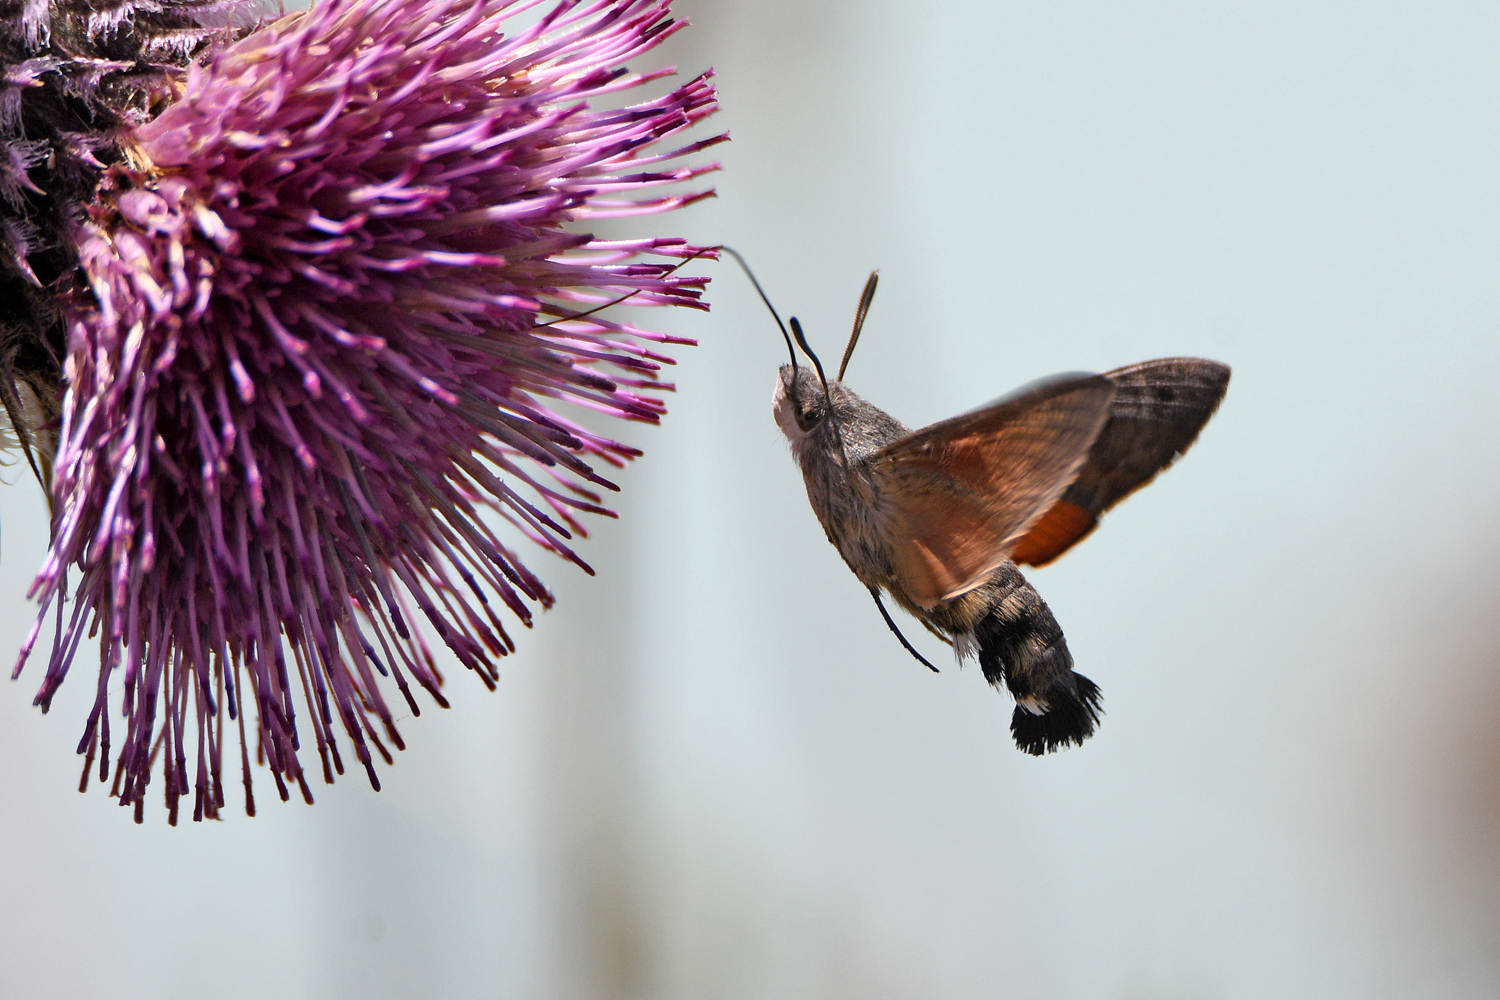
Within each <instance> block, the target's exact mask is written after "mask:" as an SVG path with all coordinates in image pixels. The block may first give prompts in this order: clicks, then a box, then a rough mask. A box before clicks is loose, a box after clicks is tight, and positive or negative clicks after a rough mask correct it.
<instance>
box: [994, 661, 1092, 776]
mask: <svg viewBox="0 0 1500 1000" xmlns="http://www.w3.org/2000/svg"><path fill="white" fill-rule="evenodd" d="M1068 680H1071V681H1072V684H1071V685H1070V684H1068V683H1067V682H1066V681H1059V682H1058V683H1056V684H1054V685H1053V686H1052V687H1051V688H1050V689H1049V690H1048V691H1047V693H1046V698H1047V710H1046V711H1045V712H1043V713H1042V714H1041V715H1033V714H1032V713H1031V712H1028V711H1027V710H1026V709H1024V708H1021V707H1020V706H1019V705H1018V706H1017V707H1016V711H1015V714H1013V715H1012V716H1011V717H1010V734H1011V735H1012V736H1014V737H1015V739H1016V746H1018V747H1020V748H1021V749H1022V750H1024V751H1026V752H1027V753H1029V754H1031V755H1033V756H1036V757H1040V756H1041V755H1042V754H1044V753H1051V752H1052V751H1054V750H1057V749H1059V748H1061V747H1065V746H1069V745H1071V746H1082V745H1083V741H1084V740H1086V739H1088V738H1089V737H1090V736H1092V735H1094V727H1095V726H1096V725H1098V724H1099V715H1100V714H1101V712H1102V709H1100V708H1099V685H1097V684H1095V683H1094V682H1093V681H1091V680H1089V679H1088V678H1087V677H1085V676H1083V675H1082V674H1075V673H1071V672H1070V673H1069V675H1068Z"/></svg>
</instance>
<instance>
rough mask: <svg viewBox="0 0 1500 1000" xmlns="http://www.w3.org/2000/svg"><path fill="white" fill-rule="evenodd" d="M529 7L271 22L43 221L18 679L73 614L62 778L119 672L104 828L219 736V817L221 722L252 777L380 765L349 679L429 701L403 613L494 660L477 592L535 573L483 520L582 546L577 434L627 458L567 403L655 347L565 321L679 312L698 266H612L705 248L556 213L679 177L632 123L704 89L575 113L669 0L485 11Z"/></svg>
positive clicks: (627, 386) (593, 487)
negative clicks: (52, 330) (37, 558)
mask: <svg viewBox="0 0 1500 1000" xmlns="http://www.w3.org/2000/svg"><path fill="white" fill-rule="evenodd" d="M533 6H535V0H530V2H516V0H331V2H326V3H320V4H318V5H316V6H314V7H313V9H311V10H310V11H307V12H305V13H298V14H293V15H290V16H287V17H284V18H282V19H280V20H278V21H276V22H274V23H272V24H270V25H268V26H266V27H264V28H262V29H261V30H259V31H256V32H255V33H253V34H251V35H249V36H247V37H245V38H243V39H242V40H240V41H238V42H237V43H235V44H234V45H232V46H229V47H227V48H225V49H224V50H222V51H220V52H219V53H217V54H216V55H215V56H213V58H212V59H210V60H209V61H208V62H206V63H205V64H203V65H195V66H193V67H191V68H190V70H189V71H188V73H187V75H186V78H185V80H184V82H183V85H182V87H181V93H180V94H179V95H178V96H177V97H176V98H175V100H174V101H173V102H172V103H171V105H170V106H168V107H167V108H166V109H165V110H164V111H162V112H161V113H160V114H159V115H158V116H157V117H155V118H154V119H153V120H151V121H150V122H148V123H145V124H143V125H141V126H139V127H138V128H136V129H135V130H134V131H133V133H132V134H131V136H130V141H131V144H132V148H131V149H130V150H129V153H130V155H129V157H128V163H126V164H121V165H119V166H116V167H114V168H112V169H111V170H110V171H109V172H108V173H107V174H106V175H105V177H104V180H103V186H102V188H101V191H100V194H99V196H98V198H97V199H96V201H95V203H94V205H93V207H92V208H91V209H90V211H89V217H88V219H86V220H80V221H79V222H78V223H77V225H76V227H75V231H74V233H73V238H74V243H75V245H76V246H77V247H78V253H79V258H80V261H81V263H82V267H83V270H84V272H85V274H86V275H87V278H88V282H89V287H90V291H91V294H90V295H89V296H88V298H87V299H86V300H83V299H80V301H79V303H78V304H77V306H76V307H75V308H74V309H73V310H72V312H71V313H70V314H69V317H68V321H69V329H68V355H67V368H66V382H67V386H68V389H67V396H66V398H65V401H64V404H63V407H62V409H63V414H62V430H61V436H60V438H61V439H60V445H59V448H58V453H57V458H56V473H55V477H56V478H55V482H54V488H53V497H54V503H55V508H56V515H55V518H54V525H53V540H52V547H51V550H50V552H49V553H48V556H47V560H46V562H45V564H44V565H43V567H42V569H41V571H40V573H39V575H38V577H37V580H36V583H35V584H34V587H33V590H34V593H36V594H37V595H38V596H39V599H40V600H41V601H42V602H43V615H46V613H47V610H46V609H47V607H48V606H49V605H50V606H54V607H55V609H56V615H57V618H56V626H55V634H56V636H57V640H56V642H55V644H54V647H53V650H52V653H51V656H50V658H49V660H48V663H47V672H46V676H45V678H44V680H43V682H42V686H41V690H40V691H39V693H38V695H37V701H38V703H39V704H41V705H42V706H43V707H44V708H45V707H46V706H47V704H48V702H49V700H50V699H51V697H52V695H53V692H54V691H55V690H56V688H57V686H58V684H59V683H61V681H62V680H63V677H64V675H65V674H66V673H67V670H68V667H69V664H70V663H71V661H72V659H73V657H74V655H75V653H76V650H77V648H78V645H79V643H80V642H81V640H82V639H83V638H84V636H86V635H88V634H91V633H92V631H93V630H94V629H96V628H97V629H98V630H99V632H100V635H101V650H102V664H101V673H100V678H99V684H98V690H97V696H96V699H95V703H94V707H93V711H92V713H91V715H90V717H89V722H88V726H87V729H86V732H85V735H84V738H83V740H82V742H81V743H80V752H81V753H86V754H87V755H88V760H89V762H90V763H87V764H85V771H84V780H85V781H87V778H88V774H89V773H90V771H91V764H92V761H93V760H94V759H95V757H96V755H97V757H98V760H99V775H100V779H101V780H105V779H106V778H107V775H108V771H109V767H108V765H109V762H110V754H111V749H110V732H109V714H110V712H109V691H110V685H109V683H108V680H109V677H110V675H111V673H112V672H114V671H115V670H116V669H117V668H118V669H119V671H120V672H121V674H122V675H123V681H124V704H123V711H124V714H125V718H126V727H125V728H126V732H125V734H124V736H123V740H122V741H121V742H122V743H123V745H122V746H120V747H119V749H118V755H117V757H116V758H115V760H114V769H113V773H114V777H113V788H112V791H113V793H114V794H117V795H118V796H119V797H120V799H121V801H122V803H129V804H133V805H134V806H135V808H136V814H137V819H139V818H140V815H141V804H142V802H143V796H144V795H145V792H146V788H147V785H148V783H149V781H150V780H151V778H152V775H153V773H154V771H155V770H156V768H155V763H156V761H157V760H158V758H159V759H160V762H161V765H162V766H161V768H160V773H161V780H162V783H163V785H164V788H163V793H164V795H165V798H166V802H167V805H168V809H169V817H170V818H171V819H172V820H173V821H174V822H175V819H176V814H177V807H178V798H179V797H180V796H182V795H185V794H187V793H188V792H189V791H190V790H191V791H193V792H194V793H195V799H194V818H195V819H197V818H201V817H203V816H210V817H212V816H215V815H217V813H218V811H219V809H220V808H221V807H222V806H223V804H224V792H223V786H222V780H221V775H222V767H223V761H222V758H223V755H224V747H225V745H226V743H227V742H230V741H231V740H232V737H233V733H232V732H227V731H226V730H234V729H238V731H239V737H240V739H239V742H240V754H239V756H240V766H241V769H242V771H243V776H244V777H243V780H244V784H245V789H246V807H247V810H248V811H250V812H252V813H253V811H254V804H253V798H252V797H251V794H250V762H249V757H250V753H251V749H250V745H251V742H252V737H251V735H250V733H249V730H254V737H253V742H254V743H255V745H256V751H255V752H256V753H257V754H259V755H261V756H263V758H264V760H265V762H266V763H267V764H268V766H269V768H270V770H271V772H272V774H273V776H274V777H275V780H276V783H277V786H278V790H279V791H280V793H281V795H282V797H283V798H286V797H288V795H289V790H288V786H289V785H290V784H295V785H297V786H299V787H300V789H301V792H302V794H303V796H304V797H305V798H307V799H308V801H311V792H310V789H309V787H308V781H307V776H306V773H305V771H304V764H303V760H302V752H303V751H304V749H305V748H304V745H303V738H304V735H305V734H306V733H308V732H309V731H310V732H311V735H312V737H313V743H314V745H315V747H316V752H317V754H318V756H319V758H320V762H321V770H322V773H323V776H324V779H325V780H327V781H332V780H333V777H334V774H335V773H342V771H343V769H344V766H345V761H344V754H345V753H346V752H348V751H349V750H351V749H352V753H353V756H354V757H355V758H356V759H357V760H358V761H359V763H360V764H361V765H362V766H363V767H364V768H365V770H366V771H367V773H368V775H369V779H370V781H371V783H372V784H373V785H375V787H377V788H378V787H379V780H378V778H377V777H376V772H375V770H374V762H373V757H374V756H377V755H378V756H381V757H383V758H384V759H385V760H386V761H387V762H389V761H390V753H389V751H388V749H387V744H388V743H389V744H391V745H393V746H394V747H396V748H401V747H402V740H401V737H400V735H399V733H398V732H397V729H396V726H395V723H394V719H393V712H392V709H391V703H390V702H389V701H388V700H387V697H388V695H389V694H391V693H393V692H391V691H389V689H388V688H386V687H384V686H383V682H382V681H380V680H379V679H378V678H380V677H384V678H389V683H392V684H393V685H394V688H395V690H397V691H399V692H400V695H401V697H402V698H403V699H404V701H405V703H406V705H405V707H406V708H408V709H409V710H410V711H411V712H412V713H413V714H416V713H418V712H419V711H420V703H419V701H418V699H417V697H416V693H415V692H414V691H413V688H415V687H420V688H423V689H425V690H426V691H427V692H428V693H429V694H430V696H431V697H433V698H434V699H436V700H437V701H438V703H439V704H445V702H444V701H443V696H442V695H441V694H440V692H439V685H440V683H441V676H440V674H439V672H438V668H437V666H436V663H435V660H434V658H433V655H432V650H431V649H430V648H429V646H428V645H427V642H426V640H425V639H424V635H423V631H422V629H421V627H420V626H421V625H422V624H424V623H425V626H426V628H427V629H429V630H430V635H431V636H434V637H436V638H437V639H439V640H441V642H442V643H443V644H444V645H446V646H447V647H448V648H449V649H451V650H452V651H453V653H454V655H455V656H456V657H457V659H458V661H459V662H460V663H462V664H463V665H464V666H465V667H467V668H469V669H471V670H473V671H474V672H476V673H477V674H478V675H479V677H480V678H481V679H482V680H483V681H484V682H485V683H486V684H489V685H491V686H493V684H494V682H495V680H496V678H497V676H498V674H497V672H496V669H495V661H496V659H497V658H498V657H500V656H504V655H506V654H507V653H509V652H511V651H513V649H514V645H513V643H512V640H511V637H510V635H509V634H508V632H507V624H508V623H507V621H506V620H505V614H506V611H507V610H508V613H509V615H510V616H512V617H513V619H515V620H519V621H520V622H522V623H524V624H527V625H529V624H530V622H531V617H532V608H533V606H541V607H546V606H548V605H549V604H550V603H551V600H552V599H551V597H550V595H549V594H548V592H547V590H546V588H545V587H544V586H543V584H542V582H541V581H540V580H539V579H538V578H537V577H536V576H535V575H533V574H532V573H531V572H530V571H528V570H527V569H526V567H525V566H523V565H522V563H521V561H520V559H519V558H518V557H517V555H516V553H515V552H514V551H513V550H512V548H511V547H510V546H509V545H508V544H507V543H506V541H505V540H503V539H502V537H501V535H500V534H498V533H497V532H496V530H495V529H494V526H493V525H492V524H491V523H487V522H486V520H485V519H483V518H481V516H480V512H481V510H482V509H485V508H488V509H490V510H493V511H494V512H496V513H498V515H499V517H500V518H503V519H504V520H506V521H509V522H510V524H511V525H513V526H514V527H515V528H516V529H518V530H519V533H520V534H521V535H524V536H526V537H529V538H530V539H531V540H532V541H533V542H535V543H537V544H539V545H540V546H542V547H543V548H545V549H548V550H550V551H552V552H554V553H557V554H558V555H560V556H562V557H564V558H566V559H569V560H571V561H573V562H576V563H578V564H579V565H580V566H584V568H585V569H587V566H585V565H584V563H583V562H582V560H581V559H580V558H579V557H578V555H577V554H576V553H575V552H574V550H573V547H572V542H571V539H572V538H573V537H574V536H575V535H578V534H581V533H582V526H581V524H580V523H579V520H578V518H577V515H578V514H579V513H580V512H586V513H595V514H609V513H610V512H609V511H608V510H606V509H605V508H604V507H603V506H601V503H602V499H601V495H600V490H601V489H604V490H608V489H614V487H613V486H612V485H611V484H610V483H609V482H608V481H607V480H606V479H605V478H603V477H602V476H600V475H599V474H598V473H597V472H596V471H594V469H593V468H592V466H591V465H590V463H589V461H588V459H590V458H593V459H599V460H602V461H604V462H606V463H610V464H619V463H620V462H621V461H622V460H624V459H627V458H630V457H632V456H634V455H636V454H638V453H637V452H636V451H635V450H634V449H633V448H630V447H628V446H626V445H624V444H621V443H618V442H616V441H613V440H610V439H609V438H607V437H604V436H601V435H599V434H597V433H595V432H593V431H590V430H588V429H587V428H586V427H584V426H583V424H582V423H580V422H579V421H578V420H576V419H575V418H574V416H573V415H572V414H573V411H574V410H577V409H579V408H583V409H589V410H595V411H599V412H602V413H604V414H607V415H610V416H615V417H621V418H624V419H627V420H636V421H646V422H655V421H657V420H658V419H659V418H660V416H661V414H662V412H663V407H662V404H661V401H660V400H659V399H658V398H657V396H656V395H654V394H652V390H657V391H659V390H661V389H664V388H669V386H666V385H663V384H661V383H659V382H657V381H656V376H657V371H658V369H659V367H660V365H661V364H662V363H664V362H667V361H668V360H669V359H667V358H665V357H663V356H661V355H660V354H658V353H657V352H656V350H654V349H653V348H652V347H651V346H650V345H651V344H652V343H653V342H654V343H661V342H668V341H672V338H670V337H667V336H665V335H662V334H657V333H652V332H649V331H647V330H644V329H640V328H637V327H634V326H631V325H628V324H625V323H622V322H618V321H615V320H612V319H609V318H606V317H605V316H604V315H603V314H601V313H598V312H594V311H593V310H594V309H596V308H597V307H598V306H600V305H602V304H604V303H607V302H609V301H611V300H614V299H619V298H622V297H624V296H630V302H631V304H633V305H641V304H675V305H689V306H700V307H701V304H700V303H699V301H698V297H699V295H700V292H701V290H702V287H703V285H704V280H705V279H702V278H693V277H682V276H678V275H677V274H676V273H675V267H674V266H673V265H672V264H670V263H667V262H642V261H639V260H637V259H636V258H637V257H638V255H641V254H652V255H655V256H657V257H666V258H677V259H679V260H686V259H688V258H691V257H694V256H697V255H701V254H703V253H706V252H708V251H706V250H704V249H701V248H696V247H692V246H689V245H687V244H686V243H685V242H684V241H682V240H678V239H667V238H646V239H637V240H624V241H619V240H599V239H595V238H593V237H592V236H590V235H588V234H586V233H583V232H580V231H579V227H578V226H576V225H574V224H577V223H584V224H587V223H588V222H589V221H590V220H594V219H600V218H609V217H615V216H635V215H649V214H653V213H658V212H662V211H666V210H668V209H671V208H675V207H677V206H679V205H683V204H686V203H688V202H690V201H693V200H695V199H696V198H699V197H703V196H704V194H705V193H706V192H697V193H689V194H680V193H672V191H673V190H675V189H672V188H670V185H674V184H676V183H678V182H681V181H686V180H690V179H691V178H693V177H696V176H698V175H699V174H701V173H703V172H704V171H706V170H709V169H712V165H701V166H696V167H692V166H676V167H674V166H670V165H669V161H673V160H675V159H676V158H678V157H680V156H683V155H685V154H689V153H692V152H696V151H697V150H699V149H701V148H703V147H704V146H707V145H710V144H712V143H713V142H715V141H718V139H717V138H715V139H709V140H702V141H697V142H691V143H687V144H685V145H682V146H680V147H677V148H669V149H666V150H665V151H659V150H657V149H656V148H654V145H653V144H655V143H656V142H658V140H661V139H663V138H666V137H669V136H672V135H674V134H676V133H679V132H681V131H682V130H684V129H686V128H688V127H690V126H692V125H693V124H695V123H696V122H698V121H699V120H701V119H702V118H703V117H705V116H706V115H708V114H709V113H711V112H712V110H713V109H714V94H713V89H712V86H711V84H710V82H709V77H708V75H704V76H700V77H698V78H696V79H694V80H691V81H690V82H688V83H686V84H684V85H682V86H680V87H678V88H677V89H675V90H673V91H672V92H671V93H669V94H667V95H666V96H664V97H660V98H657V99H654V100H649V101H646V102H645V103H641V104H636V105H632V106H628V107H621V108H612V109H606V108H595V107H593V106H591V105H593V104H597V103H599V100H600V99H601V98H606V96H607V95H613V94H615V93H617V92H620V91H623V90H627V89H629V88H632V87H636V86H639V85H641V84H644V83H647V82H649V81H651V80H654V79H655V78H657V77H659V76H661V75H663V73H652V74H647V75H632V74H630V73H629V72H627V71H626V70H625V69H624V68H622V66H621V63H622V62H623V61H624V60H627V59H630V58H633V57H635V56H637V55H639V54H640V53H642V52H644V51H645V50H647V49H649V48H651V47H653V46H655V45H657V44H659V43H660V42H661V41H662V40H663V39H665V38H666V37H668V36H669V35H671V34H672V33H674V32H675V31H676V30H677V29H678V28H680V27H682V26H683V25H682V24H681V23H680V22H675V21H673V20H672V19H671V18H670V17H669V16H668V9H667V7H668V0H594V2H575V0H564V2H562V3H559V4H558V5H557V6H556V7H555V8H553V9H552V10H550V11H549V12H547V13H546V14H544V15H543V16H542V18H541V20H540V21H538V22H537V23H536V24H534V25H533V26H531V27H528V28H525V29H523V30H520V31H517V32H516V33H514V34H507V33H506V20H507V18H510V17H512V16H513V15H514V14H516V13H518V12H520V11H521V10H524V9H526V8H529V7H533ZM720 138H722V137H720ZM659 188H667V190H666V191H664V192H662V191H658V190H657V189H659ZM677 342H682V341H677ZM558 401H563V402H566V403H571V404H576V405H575V406H573V407H571V408H570V409H569V410H568V412H567V413H565V412H562V411H561V410H560V409H558V408H557V405H556V403H557V402H558ZM70 592H71V593H72V594H73V595H74V597H75V600H74V602H73V603H72V606H71V607H70V608H66V609H65V606H64V603H63V601H62V598H63V597H64V596H65V595H67V594H68V593H70ZM41 626H42V619H40V618H39V619H38V623H37V627H36V628H34V629H33V633H32V636H31V638H29V639H28V641H27V643H26V646H25V648H24V649H23V651H22V660H23V662H24V660H25V658H26V656H27V655H28V653H29V651H30V649H31V646H32V643H33V642H34V640H35V638H36V637H37V635H38V633H39V631H40V629H41ZM49 631H53V629H49ZM17 669H18V670H19V666H18V668H17ZM247 720H248V721H247ZM341 740H342V741H347V742H346V744H345V749H342V750H341V748H340V746H341ZM190 751H192V752H195V754H196V760H195V761H192V762H190V761H189V753H190ZM230 767H233V763H232V762H231V764H230Z"/></svg>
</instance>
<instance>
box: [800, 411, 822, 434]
mask: <svg viewBox="0 0 1500 1000" xmlns="http://www.w3.org/2000/svg"><path fill="white" fill-rule="evenodd" d="M819 420H820V418H819V417H818V415H817V414H815V413H812V412H804V411H802V410H800V409H799V410H798V411H797V426H798V427H800V428H802V429H803V430H804V431H810V430H812V429H813V428H814V427H816V426H818V423H819Z"/></svg>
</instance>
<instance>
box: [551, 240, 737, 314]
mask: <svg viewBox="0 0 1500 1000" xmlns="http://www.w3.org/2000/svg"><path fill="white" fill-rule="evenodd" d="M723 249H724V247H704V248H703V249H701V250H699V251H697V252H696V253H694V254H693V255H692V256H691V257H684V258H683V259H682V260H681V261H679V262H677V263H676V264H673V265H672V266H671V267H669V268H667V270H665V271H663V272H662V273H661V274H660V275H658V277H661V278H665V277H666V276H667V275H669V274H674V273H676V272H677V271H680V270H681V269H682V268H684V267H687V266H688V265H689V264H691V263H692V262H693V261H695V260H697V259H698V258H699V257H705V256H707V255H708V254H711V253H717V252H718V251H720V250H723ZM729 252H730V253H734V251H733V250H731V251H729ZM735 256H736V257H738V256H739V254H735ZM751 280H754V279H751ZM642 291H644V289H641V288H637V289H636V290H635V291H633V292H627V293H626V294H624V295H621V296H620V297H619V298H617V299H610V300H609V301H608V302H606V303H604V304H603V305H598V306H595V307H594V308H592V309H589V310H586V311H584V312H581V313H573V314H571V315H569V316H559V317H557V318H556V319H549V320H548V321H547V322H545V323H536V324H534V325H533V326H532V329H533V330H539V329H541V328H542V327H544V326H556V325H557V324H558V323H566V322H567V321H569V320H574V319H583V318H584V317H585V316H592V315H594V313H596V312H603V311H604V310H606V309H608V308H609V307H610V306H617V305H619V304H620V303H621V302H624V301H625V300H626V299H633V298H635V297H636V296H637V295H639V294H641V292H642Z"/></svg>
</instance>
